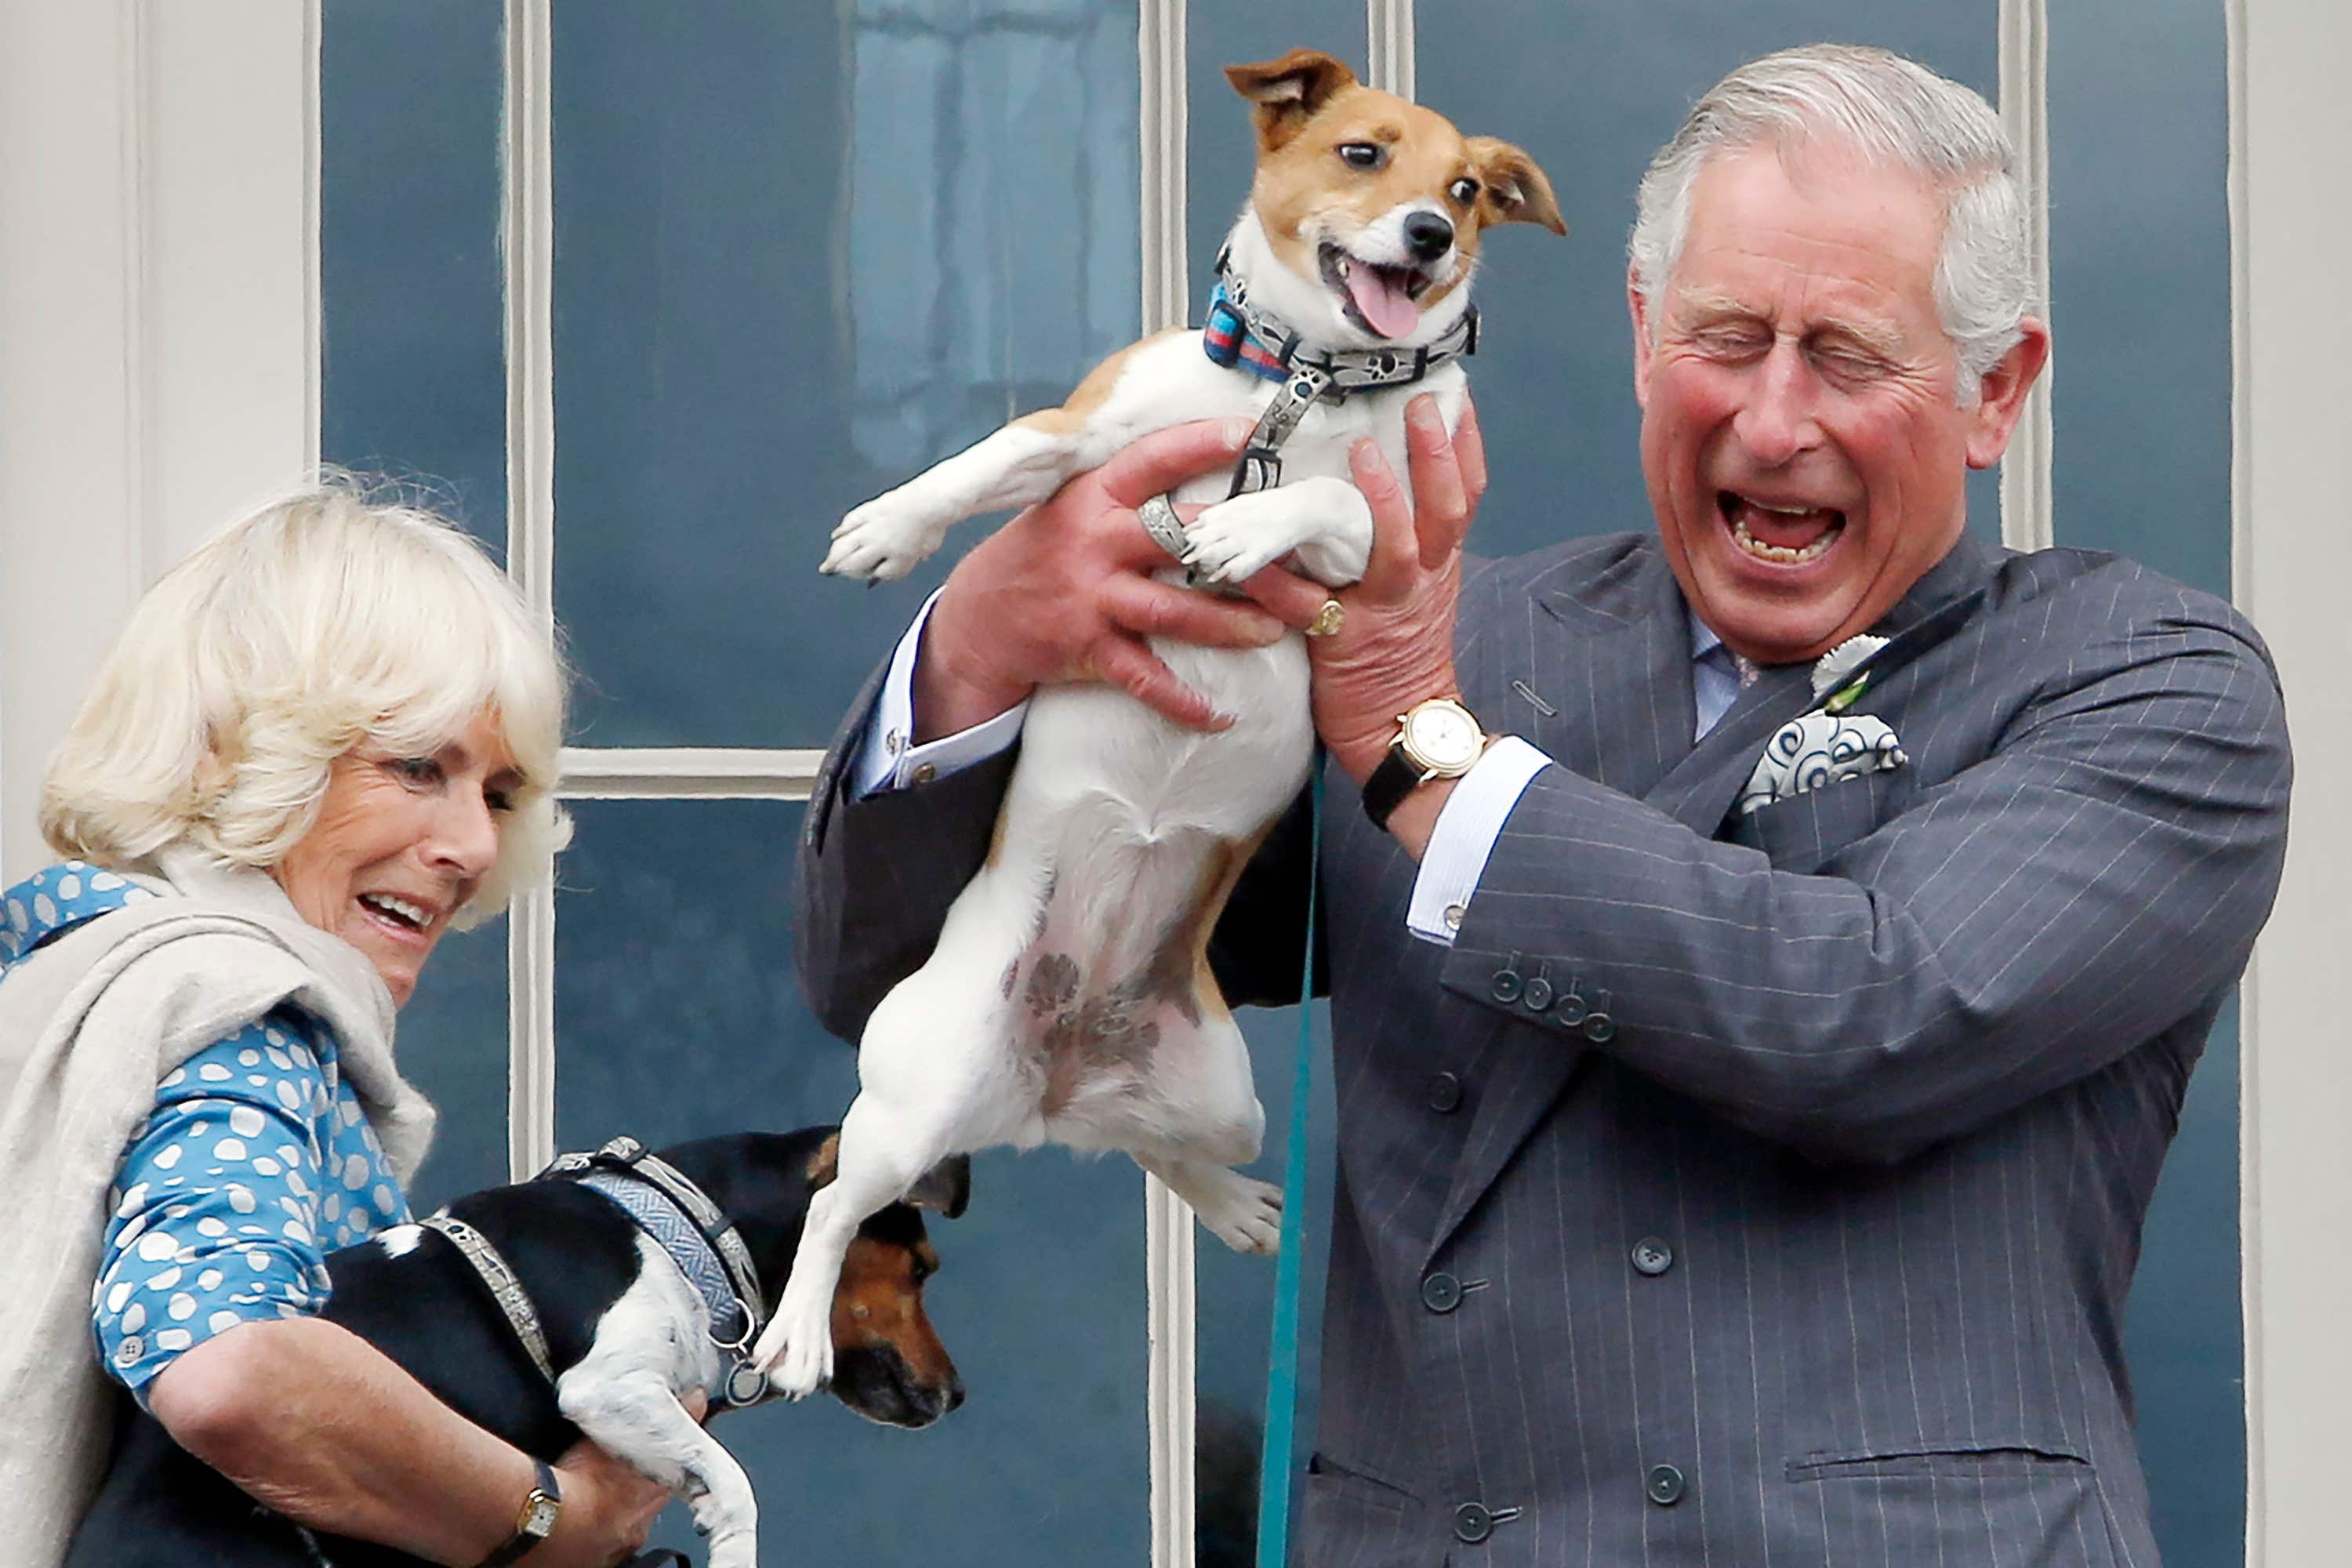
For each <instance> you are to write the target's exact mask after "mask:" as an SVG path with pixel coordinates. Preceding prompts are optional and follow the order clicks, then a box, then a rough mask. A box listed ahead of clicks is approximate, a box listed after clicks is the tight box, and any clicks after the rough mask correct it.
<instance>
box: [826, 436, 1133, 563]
mask: <svg viewBox="0 0 2352 1568" xmlns="http://www.w3.org/2000/svg"><path fill="white" fill-rule="evenodd" d="M1115 450H1117V444H1116V442H1115V441H1114V440H1113V439H1111V438H1110V437H1108V436H1107V435H1106V434H1105V433H1104V432H1102V431H1100V430H1097V429H1094V428H1092V427H1090V426H1087V424H1085V423H1083V422H1078V421H1075V420H1073V419H1072V418H1071V417H1070V416H1068V415H1066V413H1065V412H1064V411H1063V410H1060V409H1052V410H1048V411H1046V412H1045V413H1044V414H1033V415H1028V416H1024V417H1022V418H1020V419H1016V420H1014V421H1013V423H1012V424H1010V425H1007V426H1004V428H1003V429H1002V430H999V431H997V432H996V434H994V435H993V436H990V437H986V438H984V439H982V440H981V441H979V442H977V443H975V444H974V445H972V446H971V447H966V448H965V449H964V450H962V451H961V452H959V453H957V454H956V455H955V456H954V457H952V458H948V459H947V460H946V461H944V462H941V463H938V464H935V465H933V466H932V467H930V468H926V469H924V470H923V471H922V472H921V473H919V474H917V475H916V476H915V477H914V478H913V479H908V481H907V482H906V483H905V484H903V485H900V486H899V487H898V489H895V490H889V491H887V492H885V493H884V494H882V495H878V496H877V497H875V498H874V499H873V500H870V501H867V502H866V504H865V505H863V506H861V507H858V508H857V509H856V510H854V511H852V512H851V513H850V514H849V515H848V516H847V517H845V518H843V519H842V520H841V525H840V526H839V527H837V528H835V530H834V531H833V548H832V550H831V551H829V552H827V553H826V555H825V558H824V565H823V566H821V567H820V568H818V570H820V571H824V572H831V573H834V574H837V575H839V576H844V577H864V578H868V579H871V580H872V581H874V582H877V583H887V582H890V581H892V580H894V579H896V578H899V577H903V576H905V575H906V574H908V572H910V571H912V570H913V569H914V568H915V566H916V565H917V564H918V563H920V562H922V561H923V560H925V559H926V558H927V557H929V555H930V553H931V552H933V551H935V550H937V549H938V548H939V547H940V540H941V539H942V538H944V537H946V534H947V531H948V529H949V528H950V526H951V525H953V524H955V523H958V522H961V521H963V520H964V519H965V518H968V517H970V516H971V515H972V514H973V513H975V512H982V511H1003V510H1009V509H1012V508H1014V507H1024V506H1031V505H1034V504H1035V503H1036V502H1038V501H1041V500H1045V498H1046V497H1047V496H1050V495H1052V494H1053V493H1054V492H1055V490H1058V489H1061V488H1062V486H1063V485H1064V484H1066V483H1067V482H1068V481H1069V479H1071V478H1072V477H1073V476H1075V475H1076V474H1079V473H1083V472H1084V471H1086V470H1087V469H1088V468H1095V467H1097V466H1098V465H1100V464H1101V463H1103V462H1104V461H1106V460H1107V459H1108V458H1109V457H1110V455H1111V453H1112V452H1113V451H1115Z"/></svg>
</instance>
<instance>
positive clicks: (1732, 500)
mask: <svg viewBox="0 0 2352 1568" xmlns="http://www.w3.org/2000/svg"><path fill="white" fill-rule="evenodd" d="M1715 504H1716V508H1717V510H1718V511H1720V512H1721V513H1722V514H1723V521H1724V523H1725V525H1726V526H1727V528H1729V529H1730V531H1731V541H1732V542H1733V543H1734V544H1737V545H1738V546H1739V548H1740V549H1741V550H1742V551H1743V552H1746V553H1748V554H1749V555H1752V556H1754V557H1755V558H1756V559H1757V560H1759V561H1769V562H1770V563H1773V564H1774V565H1776V566H1801V565H1803V564H1804V563H1806V562H1808V561H1818V560H1820V559H1821V558H1822V556H1823V555H1824V554H1826V553H1828V552H1829V548H1830V546H1831V545H1832V544H1835V543H1836V542H1838V538H1839V536H1840V535H1841V534H1843V533H1844V531H1845V513H1843V512H1842V511H1837V510H1832V509H1831V508H1829V507H1793V506H1775V505H1769V504H1767V503H1766V502H1763V501H1759V500H1750V499H1748V497H1746V496H1743V495H1739V494H1738V493H1736V492H1734V491H1731V490H1719V491H1717V494H1716V498H1715Z"/></svg>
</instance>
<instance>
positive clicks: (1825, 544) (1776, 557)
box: [1731, 501, 1845, 565]
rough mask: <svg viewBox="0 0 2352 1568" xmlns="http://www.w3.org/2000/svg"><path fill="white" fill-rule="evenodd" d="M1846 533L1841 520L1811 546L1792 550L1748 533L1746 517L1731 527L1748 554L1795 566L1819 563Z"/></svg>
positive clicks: (1752, 504)
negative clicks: (1811, 562)
mask: <svg viewBox="0 0 2352 1568" xmlns="http://www.w3.org/2000/svg"><path fill="white" fill-rule="evenodd" d="M1748 504H1749V505H1751V506H1754V505H1755V504H1756V503H1754V502H1753V501H1751V502H1749V503H1748ZM1757 510H1759V511H1773V512H1780V515H1782V516H1784V517H1789V516H1796V517H1801V516H1803V515H1804V513H1802V512H1787V511H1782V510H1781V509H1780V508H1779V507H1774V506H1766V507H1758V508H1757ZM1844 531H1845V521H1844V520H1843V519H1842V518H1841V519H1839V520H1838V521H1834V522H1832V523H1831V524H1830V525H1829V526H1828V527H1827V528H1825V529H1823V530H1822V533H1821V537H1820V538H1818V539H1816V540H1814V541H1813V542H1811V544H1808V545H1805V546H1803V547H1801V548H1800V549H1790V547H1789V546H1788V545H1785V544H1767V543H1765V542H1763V541H1762V540H1760V539H1759V538H1757V537H1756V536H1755V535H1754V534H1752V533H1750V532H1748V520H1747V519H1746V518H1744V517H1743V518H1738V519H1736V520H1734V521H1733V522H1732V525H1731V537H1732V538H1734V539H1736V540H1738V542H1739V548H1740V549H1742V550H1745V551H1746V552H1748V554H1750V555H1753V556H1755V557H1756V558H1757V559H1758V560H1759V561H1777V562H1780V563H1782V564H1784V565H1794V564H1796V563H1799V562H1804V561H1817V560H1819V559H1821V556H1822V552H1824V551H1826V550H1828V549H1829V547H1830V546H1831V545H1832V544H1835V543H1836V542H1837V536H1838V535H1839V534H1841V533H1843V532H1844Z"/></svg>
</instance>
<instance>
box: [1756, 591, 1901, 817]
mask: <svg viewBox="0 0 2352 1568" xmlns="http://www.w3.org/2000/svg"><path fill="white" fill-rule="evenodd" d="M1885 646H1886V639H1885V637H1867V636H1864V637H1848V638H1847V639H1846V640H1845V641H1843V642H1842V643H1840V644H1838V646H1837V647H1833V648H1832V649H1830V651H1829V652H1827V653H1825V654H1823V655H1822V657H1821V659H1820V661H1819V662H1818V663H1816V664H1815V665H1814V666H1813V696H1814V697H1815V698H1817V699H1821V700H1822V705H1821V707H1819V708H1818V709H1816V710H1813V711H1811V712H1810V713H1803V714H1800V715H1799V716H1797V717H1796V718H1794V719H1791V720H1790V721H1788V722H1787V723H1786V724H1783V725H1781V726H1780V729H1779V730H1777V731H1773V735H1772V738H1771V740H1769V741H1768V742H1765V745H1764V754H1763V755H1762V756H1760V757H1759V758H1757V759H1756V768H1755V771H1754V772H1753V773H1749V774H1748V784H1747V786H1746V787H1745V788H1743V789H1742V790H1741V791H1740V792H1739V812H1740V815H1741V816H1746V815H1747V814H1748V813H1749V812H1752V811H1758V810H1760V809H1762V808H1763V807H1765V806H1768V805H1772V804H1773V803H1774V802H1776V801H1783V800H1787V799H1789V798H1790V797H1791V796H1793V795H1803V794H1805V793H1806V792H1807V791H1808V790H1816V789H1819V788H1821V787H1822V785H1823V784H1835V783H1837V782H1838V781H1839V780H1840V779H1850V778H1857V777H1860V776H1861V775H1862V774H1864V773H1884V772H1885V771H1887V770H1888V769H1890V768H1899V767H1901V766H1902V765H1903V764H1904V763H1907V762H1909V761H1910V760H1911V759H1910V758H1909V757H1907V756H1906V755H1905V754H1904V752H1903V747H1902V745H1901V743H1900V742H1897V741H1896V739H1895V731H1894V730H1893V729H1891V728H1890V727H1888V725H1887V723H1886V721H1885V720H1883V719H1880V718H1877V717H1875V716H1874V715H1872V714H1868V713H1855V712H1853V711H1851V710H1852V709H1853V705H1854V703H1855V702H1856V701H1858V700H1860V699H1861V697H1862V694H1863V692H1864V690H1866V689H1868V688H1869V685H1870V677H1869V675H1868V673H1867V672H1865V673H1864V674H1863V675H1862V676H1861V677H1860V678H1859V679H1851V678H1852V677H1853V673H1854V671H1855V670H1856V669H1858V668H1861V666H1862V664H1863V663H1864V661H1865V660H1866V659H1868V658H1870V656H1871V655H1873V654H1874V653H1876V652H1877V651H1878V650H1879V649H1880V648H1882V647H1885Z"/></svg>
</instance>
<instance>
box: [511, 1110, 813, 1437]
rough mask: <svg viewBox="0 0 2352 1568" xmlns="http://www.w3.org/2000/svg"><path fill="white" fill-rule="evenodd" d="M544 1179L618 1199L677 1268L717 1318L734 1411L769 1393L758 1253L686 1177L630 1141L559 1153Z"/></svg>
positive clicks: (717, 1391)
mask: <svg viewBox="0 0 2352 1568" xmlns="http://www.w3.org/2000/svg"><path fill="white" fill-rule="evenodd" d="M540 1178H541V1180H556V1181H576V1182H578V1183H579V1184H581V1185H582V1186H584V1187H591V1188H593V1189H594V1190H595V1191H597V1192H599V1193H602V1194H604V1196H605V1197H607V1198H610V1199H611V1200H612V1201H613V1202H614V1203H615V1204H617V1205H620V1206H621V1208H622V1209H623V1210H624V1211H625V1213H626V1214H627V1215H628V1216H629V1217H630V1218H631V1219H633V1220H635V1222H636V1224H637V1228H638V1229H640V1230H642V1231H644V1232H645V1233H646V1235H647V1236H649V1237H652V1238H653V1239H654V1240H655V1241H656V1243H658V1244H659V1245H660V1247H661V1249H662V1250H663V1251H664V1252H665V1253H667V1254H668V1255H669V1259H670V1261H671V1262H673V1263H675V1264H677V1270H678V1272H679V1273H681V1274H683V1275H685V1276H686V1279H687V1282H688V1284H690V1285H692V1286H693V1287H694V1289H695V1293H696V1294H697V1295H698V1296H700V1297H701V1298H702V1303H703V1305H704V1306H705V1307H706V1308H707V1309H709V1316H710V1342H711V1343H712V1344H713V1345H715V1346H717V1347H718V1350H719V1386H718V1387H717V1388H714V1389H712V1390H711V1391H710V1392H711V1394H713V1396H714V1397H718V1396H723V1397H724V1398H725V1399H726V1401H727V1402H728V1403H729V1404H730V1405H756V1404H758V1403H759V1402H760V1401H761V1399H763V1398H765V1397H766V1395H767V1387H768V1379H767V1374H766V1373H763V1372H761V1370H760V1369H759V1368H758V1367H757V1366H756V1365H754V1364H753V1363H752V1361H751V1343H752V1342H753V1341H754V1340H756V1339H758V1338H759V1336H760V1330H761V1328H762V1327H763V1326H765V1324H766V1322H767V1320H768V1313H767V1307H766V1304H765V1303H764V1302H763V1301H762V1300H761V1295H760V1277H759V1274H758V1272H757V1271H756V1270H755V1269H754V1268H752V1267H751V1249H750V1248H749V1247H745V1246H744V1245H743V1238H742V1237H740V1236H739V1235H737V1234H736V1232H735V1226H734V1223H733V1222H732V1221H730V1219H729V1218H728V1217H727V1215H725V1213H723V1212H722V1211H721V1210H720V1209H719V1205H717V1204H714V1203H712V1202H711V1201H710V1198H709V1195H708V1194H705V1193H704V1192H703V1190H702V1189H701V1188H700V1187H698V1186H696V1185H695V1184H693V1183H692V1182H690V1181H688V1179H687V1178H686V1175H685V1173H682V1172H680V1171H679V1170H678V1169H677V1167H676V1166H675V1165H672V1164H670V1163H668V1162H667V1161H666V1160H663V1159H661V1158H660V1157H659V1156H657V1155H656V1154H653V1153H650V1152H647V1151H646V1146H645V1145H644V1144H642V1143H640V1142H637V1141H636V1140H635V1139H634V1138H630V1137H626V1136H624V1137H620V1138H615V1139H614V1140H613V1141H612V1142H609V1143H607V1144H605V1145H604V1147H603V1148H601V1149H599V1150H597V1151H596V1152H594V1153H573V1154H562V1155H559V1156H558V1157H557V1158H556V1160H555V1162H554V1163H552V1164H551V1165H549V1166H548V1167H547V1169H546V1170H544V1171H542V1172H541V1173H540Z"/></svg>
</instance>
